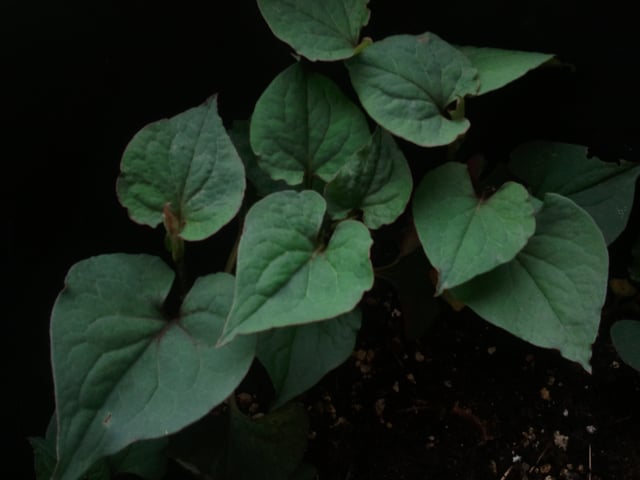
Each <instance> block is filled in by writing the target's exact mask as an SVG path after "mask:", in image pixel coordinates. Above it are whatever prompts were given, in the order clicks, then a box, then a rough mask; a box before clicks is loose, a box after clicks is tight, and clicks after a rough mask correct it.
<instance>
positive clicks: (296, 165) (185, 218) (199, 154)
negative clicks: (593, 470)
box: [33, 0, 640, 480]
mask: <svg viewBox="0 0 640 480" xmlns="http://www.w3.org/2000/svg"><path fill="white" fill-rule="evenodd" d="M367 3H368V2H367V0H349V1H347V0H333V1H330V2H329V1H327V2H315V1H312V0H306V1H303V0H298V1H295V2H294V1H284V0H260V1H259V2H258V4H259V6H260V8H261V11H262V13H263V15H264V17H265V19H266V21H267V23H268V24H269V26H270V27H271V29H272V30H273V31H274V33H275V34H276V36H278V37H279V38H281V39H282V40H283V41H285V42H286V43H288V44H290V45H291V46H292V47H293V48H294V49H295V50H296V52H297V53H298V54H299V55H300V56H301V57H305V58H307V59H308V60H312V61H344V63H345V65H346V67H347V69H348V72H349V76H350V79H351V82H352V84H353V87H354V89H355V92H356V94H357V96H358V97H359V100H360V103H361V104H362V106H363V108H364V110H365V111H366V112H367V113H368V114H369V116H370V117H371V119H372V120H373V122H374V123H375V124H377V125H376V126H375V128H374V129H373V132H372V131H371V130H370V127H369V124H370V122H369V121H368V119H367V117H366V116H365V114H364V113H363V112H362V110H361V109H360V108H359V107H358V106H357V105H356V104H355V103H354V102H353V101H352V100H351V99H350V98H349V97H348V96H347V95H345V94H344V93H343V92H342V91H341V90H340V89H339V88H338V87H337V85H336V84H335V83H334V82H333V81H332V80H330V79H329V78H327V77H325V76H323V75H320V74H318V73H316V72H315V71H314V68H313V65H312V64H309V63H308V62H306V61H304V60H302V59H301V60H300V61H298V62H296V63H294V64H293V65H292V66H290V67H289V68H287V69H286V70H285V71H284V72H282V73H281V74H280V75H278V76H277V77H276V78H275V79H274V80H273V82H272V83H271V84H270V85H269V87H268V88H267V89H266V90H265V92H264V93H263V94H262V96H261V97H260V99H259V100H258V102H257V103H256V106H255V110H254V113H253V115H252V117H251V119H250V122H249V123H236V124H234V125H233V127H232V128H231V129H230V131H226V130H225V128H224V126H223V124H222V121H221V119H220V117H219V116H218V113H217V102H216V100H215V98H212V99H210V100H208V101H207V102H206V103H205V104H203V105H201V106H199V107H196V108H193V109H190V110H188V111H186V112H184V113H181V114H179V115H177V116H175V117H173V118H170V119H166V120H161V121H159V122H156V123H153V124H151V125H148V126H147V127H145V128H144V129H142V130H141V131H140V132H139V133H138V134H137V135H136V136H135V137H134V138H133V140H132V141H131V143H130V144H129V145H128V147H127V149H126V151H125V153H124V156H123V159H122V173H121V175H120V178H119V179H118V184H117V190H118V197H119V200H120V202H121V203H122V204H123V206H125V207H126V208H127V210H128V211H129V215H130V217H131V218H132V219H133V220H134V221H136V222H137V223H140V224H143V225H148V226H151V227H156V226H158V225H160V224H163V225H164V228H165V230H166V244H167V247H168V249H169V251H170V252H171V257H172V260H173V264H174V267H175V268H174V269H173V270H172V269H171V268H170V267H169V266H167V265H166V264H165V262H164V261H162V260H161V259H159V258H156V257H151V256H148V255H124V254H115V255H104V256H99V257H94V258H90V259H88V260H85V261H82V262H80V263H78V264H76V265H75V266H74V267H72V269H71V270H70V272H69V274H68V276H67V279H66V286H65V289H64V290H63V292H62V293H61V294H60V296H59V297H58V299H57V301H56V304H55V306H54V309H53V314H52V325H51V345H52V364H53V373H54V380H55V393H56V401H57V409H56V415H55V418H54V419H53V420H52V423H51V425H50V428H49V429H48V432H47V435H46V437H45V438H44V439H33V445H34V448H35V450H36V459H37V470H38V474H39V476H40V477H41V478H48V477H51V478H55V479H62V480H74V479H76V478H80V477H82V476H83V475H85V476H86V475H92V476H96V477H98V478H104V477H105V476H106V477H108V475H109V472H132V473H136V474H138V475H141V476H144V477H148V478H153V477H156V476H159V475H161V474H162V468H160V467H161V466H162V462H163V459H164V458H166V451H165V447H166V444H167V441H168V438H169V437H170V436H171V439H172V440H174V441H175V442H174V443H175V445H173V446H172V447H171V455H172V456H174V457H176V458H178V459H179V461H181V462H182V463H183V464H185V466H188V468H190V469H191V470H196V469H197V471H198V472H200V473H201V474H203V475H204V474H208V475H215V476H216V478H309V477H311V476H313V472H312V469H311V468H310V467H307V466H304V465H301V464H300V462H301V458H302V455H303V452H304V439H305V438H306V423H305V422H306V420H305V415H304V410H303V409H301V407H300V405H299V404H297V403H295V402H294V401H292V400H293V399H295V397H296V396H298V395H299V394H301V393H302V392H304V391H305V390H306V389H308V388H309V387H311V386H312V385H313V384H315V383H316V382H317V381H318V380H319V379H320V378H321V377H322V376H323V375H324V374H325V373H326V372H328V371H329V370H331V369H332V368H334V367H336V366H337V365H338V364H340V363H341V362H342V361H344V359H345V358H347V357H348V355H349V354H350V352H351V350H352V348H353V344H354V341H355V337H356V334H357V331H358V329H359V326H360V323H361V314H360V312H359V310H358V303H359V302H360V300H361V298H362V296H363V294H364V292H366V291H367V290H369V289H370V288H371V287H372V285H373V282H374V278H375V276H376V274H378V275H379V276H384V277H386V278H390V279H393V278H394V268H396V267H398V266H399V265H400V264H401V263H402V260H403V258H404V257H408V256H409V255H411V254H413V253H414V250H415V248H416V247H417V246H418V245H421V248H422V249H423V250H424V252H425V253H426V256H427V258H428V260H429V262H430V266H431V267H432V269H433V271H434V272H435V273H436V279H435V282H434V283H435V295H436V296H445V295H446V296H447V297H448V298H449V300H450V301H451V302H452V303H456V304H460V303H463V304H464V305H467V306H468V307H470V308H471V309H472V310H474V311H475V312H476V313H478V314H479V315H480V316H481V317H483V318H484V319H486V320H487V321H489V322H491V323H493V324H495V325H498V326H500V327H502V328H504V329H506V330H508V331H510V332H511V333H513V334H514V335H517V336H518V337H520V338H522V339H524V340H526V341H529V342H531V343H533V344H536V345H539V346H542V347H547V348H556V349H558V350H560V352H561V353H562V355H563V356H564V357H566V358H568V359H570V360H573V361H576V362H578V363H580V364H581V365H582V366H583V367H584V368H585V369H586V370H589V368H590V367H589V359H590V356H591V344H592V343H593V341H594V339H595V337H596V334H597V330H598V324H599V319H600V309H601V307H602V305H603V303H604V299H605V293H606V283H607V266H608V256H607V249H606V245H607V243H610V242H611V241H613V239H615V238H616V237H617V236H618V235H619V234H620V232H621V231H622V230H623V229H624V228H625V225H626V222H627V219H628V215H629V210H630V205H631V203H632V201H633V195H634V188H635V181H636V179H637V177H638V175H639V174H640V168H638V166H637V165H634V164H631V163H627V162H621V163H619V164H609V163H604V162H600V161H599V160H597V159H593V158H588V157H587V152H586V149H585V148H583V147H580V146H575V145H567V144H558V143H549V142H532V143H528V144H525V145H522V146H521V147H519V148H517V149H516V150H515V151H514V152H513V155H512V160H511V162H510V164H509V169H510V171H511V175H512V176H513V177H515V178H517V179H519V180H520V181H522V182H523V184H524V185H526V186H527V187H528V189H527V188H525V186H524V185H523V184H521V183H518V182H515V181H512V180H508V181H504V182H503V181H500V182H498V183H496V184H491V183H490V184H488V185H486V186H487V187H495V188H496V190H495V191H493V190H492V189H491V188H483V182H484V181H485V179H486V178H488V177H487V176H486V175H485V176H482V175H480V173H479V172H477V170H476V169H475V166H474V165H473V164H472V163H469V164H467V165H465V164H464V163H460V161H459V160H460V159H464V158H463V154H464V150H463V148H462V145H463V143H462V142H463V140H464V134H465V132H466V131H467V130H468V128H469V127H470V123H469V121H468V120H467V119H466V118H465V107H466V103H467V102H469V103H470V104H471V102H472V101H473V97H475V96H479V95H483V94H485V93H488V92H491V91H493V90H496V89H499V88H500V87H502V86H504V85H505V84H507V83H509V82H511V81H513V80H516V79H517V78H519V77H520V76H522V75H524V74H525V73H526V72H527V71H529V70H531V69H533V68H536V67H538V66H540V65H542V64H545V63H547V62H549V61H551V60H552V55H548V54H540V53H530V52H515V51H503V50H498V49H489V48H477V47H461V48H457V47H454V46H452V45H449V44H448V43H446V42H445V41H443V40H442V39H440V38H439V37H438V36H436V35H434V34H432V33H425V34H422V35H418V36H413V35H397V36H392V37H389V38H386V39H383V40H380V41H376V42H373V41H372V40H370V39H366V38H365V39H361V38H360V31H361V29H362V27H363V26H365V25H366V23H367V21H368V17H369V11H368V9H367ZM338 12H340V13H339V14H338ZM394 136H396V137H400V138H402V139H404V140H407V141H409V142H412V143H414V144H417V145H420V146H423V147H444V146H447V148H448V152H449V161H447V162H445V163H442V164H439V165H433V168H429V171H428V172H427V173H426V174H425V175H424V176H423V177H422V178H416V180H417V181H418V182H417V186H416V188H415V192H414V189H413V181H414V178H413V175H412V173H411V169H410V166H409V163H408V162H407V160H406V158H405V157H404V155H403V153H402V150H401V149H400V148H399V147H398V146H397V144H396V142H395V140H394ZM246 179H248V180H249V182H250V184H251V191H246ZM409 205H410V206H409ZM407 210H409V212H410V214H411V216H412V219H413V222H414V224H415V232H416V233H417V237H418V239H419V243H417V242H413V241H412V238H413V237H412V232H411V231H409V232H408V233H407V234H406V236H404V237H402V238H399V239H398V244H399V245H401V248H400V249H399V250H400V253H399V255H398V258H397V259H395V260H393V261H392V262H391V263H390V264H387V265H375V266H374V265H373V264H372V261H371V259H370V248H371V246H372V243H373V237H372V233H371V232H372V231H375V230H377V229H379V228H380V227H382V226H384V225H389V224H393V223H394V222H396V221H398V219H399V218H401V216H402V215H403V214H404V213H405V212H406V211H407ZM407 216H408V215H407ZM236 217H237V218H238V221H239V222H240V223H241V224H242V229H241V233H240V235H239V236H238V241H237V244H236V246H235V247H234V248H233V249H232V251H231V252H230V253H229V261H228V262H227V268H226V272H219V273H214V274H211V275H207V276H205V277H202V278H199V279H197V280H195V281H193V280H192V279H190V278H189V276H188V274H187V269H186V266H185V248H187V246H188V243H187V242H195V241H201V240H204V239H206V238H208V237H210V236H211V235H214V234H215V233H217V232H218V231H219V230H220V229H221V228H222V227H223V226H224V225H226V224H228V223H229V222H230V221H232V220H233V219H234V218H236ZM232 272H234V273H235V275H234V276H232V275H231V273H232ZM396 278H397V277H396ZM419 288H422V289H424V290H425V291H427V292H429V295H431V293H432V289H433V287H432V285H431V284H430V282H429V280H428V279H427V278H426V276H425V278H424V279H423V281H422V284H421V285H419ZM415 295H418V293H415ZM255 357H257V359H258V360H259V361H260V363H262V365H263V366H264V367H265V368H266V370H267V372H268V373H269V376H270V378H271V380H272V383H273V387H274V390H275V398H274V399H273V402H272V405H271V407H272V411H271V412H270V413H268V414H267V415H265V416H263V417H261V418H260V419H255V420H254V419H249V418H246V417H245V416H244V415H243V413H242V412H241V411H240V410H239V408H238V407H237V406H236V405H235V396H234V392H235V390H236V388H237V387H238V385H239V384H240V382H241V381H242V379H243V378H244V377H245V375H246V373H247V371H248V370H249V368H250V367H251V364H252V362H253V361H254V358H255ZM227 399H228V408H227V409H225V410H222V409H219V410H216V411H214V412H213V413H211V414H210V415H207V414H208V413H209V412H212V410H213V409H215V408H216V407H218V406H219V405H222V404H223V403H224V402H225V400H227ZM200 419H202V420H201V422H200V423H198V424H197V425H200V426H201V425H202V424H203V423H204V422H208V423H207V424H206V428H205V429H204V430H205V431H206V432H208V437H209V440H210V441H211V442H213V443H214V444H215V445H216V446H217V448H215V449H213V450H211V451H205V452H199V451H197V449H194V448H190V447H189V445H190V442H193V441H194V440H193V439H194V438H198V436H197V433H198V432H197V431H193V430H192V431H190V432H186V431H182V430H183V429H184V427H187V426H188V425H190V424H193V423H194V422H197V421H199V420H200ZM194 428H196V429H197V427H194ZM181 431H182V432H181ZM177 432H181V433H177ZM211 437H213V439H211ZM185 445H187V446H185ZM247 458H250V459H251V461H249V462H247V460H246V459H247Z"/></svg>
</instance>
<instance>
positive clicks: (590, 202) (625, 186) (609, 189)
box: [509, 142, 640, 245]
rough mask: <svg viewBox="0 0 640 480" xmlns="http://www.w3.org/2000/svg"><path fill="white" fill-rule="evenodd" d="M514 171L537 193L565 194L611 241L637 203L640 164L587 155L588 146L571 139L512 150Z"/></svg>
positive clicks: (537, 194)
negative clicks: (635, 199)
mask: <svg viewBox="0 0 640 480" xmlns="http://www.w3.org/2000/svg"><path fill="white" fill-rule="evenodd" d="M509 168H510V169H511V171H512V172H513V173H514V174H515V175H517V176H518V177H520V178H521V179H522V180H523V181H524V182H525V183H527V184H528V185H529V186H530V187H531V190H532V193H533V195H535V196H536V197H538V198H542V197H543V196H544V194H545V193H547V192H553V193H559V194H561V195H564V196H566V197H568V198H570V199H571V200H573V201H574V202H576V203H577V204H578V205H580V206H581V207H582V208H584V209H585V210H586V211H587V212H589V214H590V215H591V216H592V217H593V219H594V220H595V221H596V223H597V224H598V226H599V227H600V229H601V230H602V233H603V235H604V238H605V240H606V242H607V245H608V244H610V243H611V242H613V241H614V240H615V239H616V238H617V237H618V235H620V233H622V231H623V230H624V228H625V226H626V225H627V221H628V220H629V213H630V211H631V207H632V206H633V199H634V192H635V185H636V180H637V178H638V175H640V165H638V164H635V163H632V162H625V161H621V162H620V163H607V162H603V161H601V160H598V159H597V158H590V157H588V156H587V149H586V147H583V146H580V145H571V144H567V143H554V142H530V143H525V144H523V145H520V146H519V147H518V148H516V149H515V150H514V151H513V152H512V153H511V161H510V163H509Z"/></svg>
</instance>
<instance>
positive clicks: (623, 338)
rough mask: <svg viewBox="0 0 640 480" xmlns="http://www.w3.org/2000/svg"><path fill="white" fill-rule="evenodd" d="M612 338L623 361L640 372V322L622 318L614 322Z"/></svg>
mask: <svg viewBox="0 0 640 480" xmlns="http://www.w3.org/2000/svg"><path fill="white" fill-rule="evenodd" d="M611 340H612V341H613V345H614V346H615V347H616V350H617V351H618V355H620V358H621V359H622V361H623V362H624V363H626V364H627V365H629V366H631V367H633V368H635V369H636V370H638V371H639V372H640V322H639V321H637V320H620V321H618V322H616V323H614V324H613V325H612V326H611Z"/></svg>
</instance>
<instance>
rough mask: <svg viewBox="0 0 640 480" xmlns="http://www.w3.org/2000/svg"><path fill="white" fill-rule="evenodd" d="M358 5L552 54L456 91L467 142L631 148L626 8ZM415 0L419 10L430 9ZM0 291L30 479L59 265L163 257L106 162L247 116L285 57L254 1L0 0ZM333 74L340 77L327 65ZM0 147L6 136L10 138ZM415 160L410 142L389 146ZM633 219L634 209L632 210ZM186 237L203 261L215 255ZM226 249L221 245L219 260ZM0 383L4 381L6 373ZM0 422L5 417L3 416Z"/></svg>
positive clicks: (43, 409)
mask: <svg viewBox="0 0 640 480" xmlns="http://www.w3.org/2000/svg"><path fill="white" fill-rule="evenodd" d="M442 3H443V4H442V5H436V2H423V1H417V0H414V1H409V0H404V1H400V0H394V1H391V0H371V2H370V5H369V6H370V8H371V10H372V16H371V21H370V24H369V26H368V27H367V28H366V29H365V31H364V32H363V34H364V35H369V36H371V37H373V38H374V40H375V39H381V38H383V37H384V36H387V35H390V34H395V33H413V34H417V33H422V32H424V31H432V32H434V33H437V34H438V35H440V36H441V37H443V38H444V39H445V40H447V41H449V42H451V43H455V44H472V45H479V46H495V47H502V48H511V49H522V50H535V51H543V52H552V53H556V54H557V55H558V57H559V58H560V59H561V60H562V61H563V62H566V63H568V64H571V65H573V66H574V67H575V70H574V71H572V70H571V69H569V68H557V69H542V70H539V71H536V72H533V73H532V74H530V75H528V76H527V77H525V78H524V79H521V80H519V81H518V82H516V83H515V84H512V85H510V86H508V87H507V88H505V89H503V90H500V91H498V92H494V93H492V94H489V95H487V96H486V97H482V98H479V99H476V100H474V101H471V102H469V106H468V115H469V117H470V118H471V120H472V124H473V125H472V128H471V133H470V139H471V140H472V141H473V142H474V145H477V146H478V149H479V150H481V151H483V152H485V153H487V155H489V156H493V157H494V158H497V159H500V158H502V157H504V156H506V154H507V153H508V151H509V150H510V149H511V148H512V147H513V146H514V145H516V144H517V143H519V142H521V141H523V140H530V139H549V140H559V141H566V142H573V143H580V144H584V145H587V146H589V147H591V148H592V151H593V152H594V153H596V154H598V155H599V156H600V157H601V158H603V159H608V160H614V159H617V158H620V157H624V158H626V159H628V160H636V161H638V160H640V150H639V149H638V148H639V147H640V142H639V140H638V139H639V138H640V124H639V122H638V121H637V114H638V111H639V109H638V107H639V106H640V104H639V101H638V97H637V94H636V93H635V90H636V88H637V84H638V71H639V70H638V68H639V67H640V60H639V59H640V55H638V51H637V49H638V47H639V46H640V45H639V44H640V42H638V40H637V37H636V34H635V33H634V31H635V30H636V28H635V25H634V24H633V22H634V20H633V18H634V17H635V13H632V12H631V7H627V6H617V5H616V4H615V3H613V2H599V3H600V5H599V6H598V7H596V6H591V5H590V4H585V2H579V1H573V0H566V1H552V0H540V1H538V2H526V1H525V2H513V1H500V0H490V1H485V2H477V1H451V0H450V1H447V2H442ZM427 4H428V6H427ZM0 52H1V55H2V65H3V68H2V71H3V73H2V77H3V80H4V82H3V84H4V86H3V87H1V88H2V90H1V91H2V93H3V97H5V98H4V99H3V102H2V107H3V108H2V109H1V110H0V115H2V116H3V117H4V125H5V127H4V128H3V129H2V133H3V135H2V137H3V141H2V145H3V147H4V149H3V157H4V158H3V161H2V165H3V167H4V168H3V173H2V194H3V198H4V201H3V207H4V210H5V211H6V212H7V213H8V220H5V221H3V222H2V225H3V233H2V238H3V240H4V242H5V245H4V248H3V251H4V252H5V254H6V256H7V257H6V259H5V260H4V265H5V268H4V276H5V278H6V281H7V286H6V287H5V292H6V294H7V297H6V298H7V299H8V305H7V307H6V308H5V310H4V311H5V312H7V313H6V315H5V318H4V319H3V321H4V325H5V326H6V327H7V328H6V329H5V330H4V332H5V337H4V343H5V345H7V346H8V348H3V353H4V354H5V356H6V358H5V361H4V372H5V373H4V374H3V378H4V379H6V380H5V385H6V386H5V388H4V389H3V395H4V397H5V398H4V400H5V405H7V403H8V404H9V405H10V406H9V407H5V408H4V409H3V411H4V415H5V416H6V421H5V422H4V423H5V425H9V432H10V438H9V442H10V443H11V444H12V445H14V446H15V447H16V449H17V451H18V452H19V453H18V455H17V456H12V457H11V459H10V460H8V461H6V462H4V470H5V471H6V472H7V473H11V474H12V475H13V478H30V476H31V475H32V473H31V461H32V460H31V452H30V447H29V445H28V443H27V441H26V437H27V436H32V435H42V434H43V433H44V430H45V428H46V424H47V421H48V418H49V416H50V415H51V413H52V411H53V408H54V403H53V385H52V380H51V373H50V367H49V356H48V355H49V351H48V348H49V347H48V333H49V332H48V322H49V313H50V309H51V306H52V305H53V302H54V300H55V297H56V295H57V293H58V292H59V290H60V289H61V288H62V286H63V281H64V276H65V274H66V271H67V269H68V268H69V267H70V266H71V265H72V264H73V263H75V262H77V261H78V260H81V259H83V258H86V257H89V256H92V255H98V254H101V253H109V252H120V251H122V252H147V253H155V254H159V255H165V253H164V251H163V248H162V234H161V233H160V232H159V231H152V230H151V229H148V228H146V227H140V226H137V225H135V224H134V223H132V222H131V221H130V220H128V218H127V215H126V211H125V210H124V209H123V208H122V207H121V206H120V205H119V204H118V202H117V199H116V196H115V180H116V177H117V175H118V171H119V162H120V156H121V154H122V152H123V150H124V148H125V146H126V144H127V142H128V141H129V139H130V138H131V137H132V136H133V135H134V134H135V133H136V131H137V130H139V129H140V128H141V127H142V126H143V125H145V124H146V123H148V122H151V121H154V120H157V119H159V118H162V117H166V116H171V115H174V114H176V113H179V112H181V111H183V110H185V109H187V108H189V107H192V106H195V105H197V104H199V103H201V102H202V101H204V100H205V99H206V98H207V97H208V96H210V95H211V94H213V93H216V92H218V93H219V94H220V96H219V104H220V113H221V115H222V117H223V119H224V120H225V122H227V123H230V122H231V121H232V120H236V119H244V118H247V117H248V116H249V114H250V113H251V110H252V108H253V105H254V103H255V101H256V100H257V98H258V96H259V95H260V93H261V92H262V90H264V88H265V87H266V86H267V85H268V83H269V82H270V81H271V79H272V78H273V77H274V76H275V75H276V74H277V73H278V72H280V71H281V70H282V69H284V68H285V67H286V66H287V65H289V64H290V63H291V62H292V61H293V60H292V57H291V56H290V49H289V48H288V47H287V46H286V45H285V44H283V43H281V42H280V41H278V40H277V39H276V38H275V37H273V36H272V35H271V33H270V32H269V30H268V28H267V26H266V24H265V23H264V21H263V20H262V19H261V17H260V15H259V12H258V9H257V6H256V4H255V2H254V1H250V0H240V1H236V2H233V1H229V2H220V1H215V0H210V1H208V2H205V1H181V2H173V5H172V6H170V7H169V6H164V5H161V4H159V3H157V2H154V1H149V0H131V1H128V2H124V1H122V2H116V1H112V2H110V1H103V0H94V1H85V2H72V1H59V2H49V1H44V0H42V1H32V2H28V1H18V0H15V1H8V0H4V1H3V2H2V4H1V6H0ZM329 68H330V69H334V70H337V73H338V78H341V77H340V76H341V75H342V78H344V72H343V71H342V68H341V67H340V66H334V67H329ZM7 147H8V148H7ZM404 147H405V148H406V151H407V154H408V155H409V156H410V157H411V160H412V161H419V160H420V159H419V158H418V157H419V151H418V150H416V149H412V148H410V147H407V146H404ZM636 217H637V216H636ZM195 248H200V250H199V254H200V257H199V260H200V267H201V268H203V269H205V270H208V271H213V270H215V269H219V268H221V266H222V264H223V262H224V258H217V257H216V255H215V253H210V252H211V249H209V250H207V249H206V248H205V247H195ZM223 257H224V256H223ZM6 381H8V383H6ZM5 431H6V428H5Z"/></svg>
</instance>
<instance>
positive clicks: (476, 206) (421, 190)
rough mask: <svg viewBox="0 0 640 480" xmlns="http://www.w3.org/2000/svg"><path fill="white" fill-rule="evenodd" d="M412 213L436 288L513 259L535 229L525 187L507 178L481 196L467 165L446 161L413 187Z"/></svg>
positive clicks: (466, 278) (450, 285)
mask: <svg viewBox="0 0 640 480" xmlns="http://www.w3.org/2000/svg"><path fill="white" fill-rule="evenodd" d="M413 218H414V221H415V224H416V229H417V231H418V236H419V237H420V242H421V243H422V247H423V248H424V251H425V253H426V254H427V257H428V258H429V261H430V262H431V264H432V265H433V266H434V267H435V268H436V270H437V271H438V285H437V287H436V294H437V295H440V294H441V293H442V292H443V291H444V290H447V289H449V288H452V287H455V286H457V285H460V284H462V283H464V282H466V281H468V280H470V279H472V278H473V277H475V276H477V275H479V274H481V273H485V272H488V271H489V270H492V269H493V268H495V267H497V266H498V265H502V264H503V263H506V262H508V261H510V260H512V259H513V258H514V257H515V256H516V254H517V253H518V252H519V251H520V250H522V248H523V247H524V246H525V244H526V243H527V240H529V238H530V237H531V236H532V235H533V232H534V230H535V225H536V222H535V218H534V210H533V205H532V204H531V202H530V201H529V193H528V192H527V190H526V189H525V188H524V187H523V186H522V185H520V184H518V183H513V182H508V183H505V184H504V185H503V186H502V187H500V189H499V190H498V191H497V192H496V193H494V194H493V195H492V196H491V197H489V198H479V197H478V196H477V195H476V193H475V191H474V188H473V185H472V184H471V178H470V177H469V172H468V170H467V167H466V166H465V165H463V164H461V163H445V164H444V165H442V166H440V167H438V168H436V169H435V170H432V171H430V172H429V173H428V174H427V175H425V177H424V179H423V180H422V182H421V183H420V185H419V186H418V188H417V189H416V194H415V199H414V202H413Z"/></svg>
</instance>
